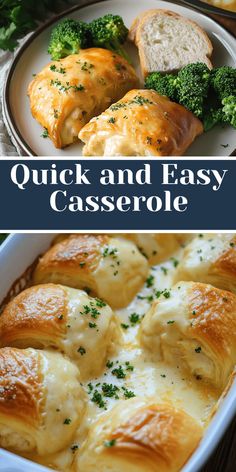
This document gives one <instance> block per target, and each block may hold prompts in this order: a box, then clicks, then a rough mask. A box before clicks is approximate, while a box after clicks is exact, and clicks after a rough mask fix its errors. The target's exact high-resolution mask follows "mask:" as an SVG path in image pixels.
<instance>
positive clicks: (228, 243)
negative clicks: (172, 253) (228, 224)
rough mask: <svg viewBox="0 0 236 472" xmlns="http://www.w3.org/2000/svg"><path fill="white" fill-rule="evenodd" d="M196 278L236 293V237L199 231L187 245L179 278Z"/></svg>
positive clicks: (176, 278)
mask: <svg viewBox="0 0 236 472" xmlns="http://www.w3.org/2000/svg"><path fill="white" fill-rule="evenodd" d="M178 280H193V281H196V282H204V283H209V284H212V285H215V286H216V287H218V288H222V289H224V290H230V291H232V292H234V293H236V237H235V235H234V234H232V233H231V234H230V233H225V234H220V233H218V234H199V235H198V236H197V237H196V238H194V239H193V241H192V242H191V243H190V244H188V245H187V247H186V248H185V250H184V254H183V258H182V260H181V262H180V264H179V266H178V269H177V272H176V276H175V281H176V282H177V281H178Z"/></svg>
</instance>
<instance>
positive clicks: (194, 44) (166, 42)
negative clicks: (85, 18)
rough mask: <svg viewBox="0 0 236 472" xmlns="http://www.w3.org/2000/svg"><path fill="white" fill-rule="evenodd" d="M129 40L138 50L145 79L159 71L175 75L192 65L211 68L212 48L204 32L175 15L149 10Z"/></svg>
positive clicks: (138, 20)
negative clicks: (195, 63) (176, 72)
mask: <svg viewBox="0 0 236 472" xmlns="http://www.w3.org/2000/svg"><path fill="white" fill-rule="evenodd" d="M129 39H130V40H131V41H133V42H134V43H135V44H136V46H137V47H138V50H139V56H140V63H141V69H142V72H143V75H144V77H145V76H146V75H147V74H149V73H151V72H156V71H159V72H163V73H169V72H175V71H178V70H179V69H181V68H182V67H184V66H185V65H187V64H190V63H193V62H204V63H206V65H207V66H208V67H209V68H210V69H211V68H212V64H211V61H210V57H211V55H212V50H213V46H212V43H211V41H210V39H209V38H208V36H207V34H206V33H205V31H203V29H202V28H201V27H200V26H199V25H198V24H197V23H195V22H194V21H192V20H189V19H187V18H185V17H183V16H181V15H179V14H177V13H175V12H173V11H169V10H162V9H157V10H148V11H146V12H144V13H143V14H142V15H139V17H137V18H136V19H135V20H134V22H133V24H132V26H131V28H130V31H129Z"/></svg>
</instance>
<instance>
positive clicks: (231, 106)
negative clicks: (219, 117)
mask: <svg viewBox="0 0 236 472" xmlns="http://www.w3.org/2000/svg"><path fill="white" fill-rule="evenodd" d="M222 105H223V108H222V113H223V121H224V122H225V123H228V124H230V125H232V126H233V127H234V128H236V95H229V96H228V97H226V98H223V100H222Z"/></svg>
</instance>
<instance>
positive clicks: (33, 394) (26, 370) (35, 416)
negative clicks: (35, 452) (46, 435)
mask: <svg viewBox="0 0 236 472" xmlns="http://www.w3.org/2000/svg"><path fill="white" fill-rule="evenodd" d="M42 380H43V379H42V372H41V366H40V357H38V356H37V355H35V353H34V351H32V350H28V351H27V355H26V353H25V351H23V350H21V349H14V348H10V347H5V348H4V349H0V423H1V421H2V418H1V417H2V415H3V416H4V415H7V416H8V418H9V419H10V418H14V419H18V420H21V421H24V422H25V423H26V424H29V425H30V426H34V427H35V426H37V427H38V426H39V425H40V424H41V422H42V409H43V403H44V397H43V388H42Z"/></svg>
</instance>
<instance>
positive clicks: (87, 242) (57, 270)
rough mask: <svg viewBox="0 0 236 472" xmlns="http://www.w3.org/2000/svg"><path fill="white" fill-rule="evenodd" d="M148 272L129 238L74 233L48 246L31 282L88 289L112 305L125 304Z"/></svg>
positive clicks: (144, 260) (145, 263)
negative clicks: (125, 239)
mask: <svg viewBox="0 0 236 472" xmlns="http://www.w3.org/2000/svg"><path fill="white" fill-rule="evenodd" d="M147 274H148V264H147V261H146V259H145V257H144V256H143V255H142V254H141V253H140V252H139V251H138V249H137V247H136V246H135V245H134V244H133V243H132V242H130V241H124V240H122V239H118V238H117V239H116V238H114V237H109V236H106V235H99V234H98V235H92V234H77V235H71V236H69V237H68V238H66V239H64V240H62V241H61V242H58V243H57V244H55V245H54V246H52V247H51V248H50V249H49V250H48V251H47V252H46V253H45V254H44V256H43V257H42V258H41V259H40V261H39V263H38V265H37V267H36V269H35V272H34V276H33V280H34V283H36V284H38V283H48V282H53V283H61V284H63V285H68V286H70V287H74V288H80V289H85V288H86V289H87V288H88V289H89V290H90V291H91V294H92V295H95V296H97V297H99V298H102V299H104V300H105V301H106V302H107V303H108V304H109V305H110V306H111V307H112V308H119V307H123V306H126V305H128V304H129V302H130V301H131V300H132V298H133V297H134V296H135V294H136V293H137V291H138V290H139V289H140V288H141V286H142V285H143V283H144V282H145V279H146V277H147Z"/></svg>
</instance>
